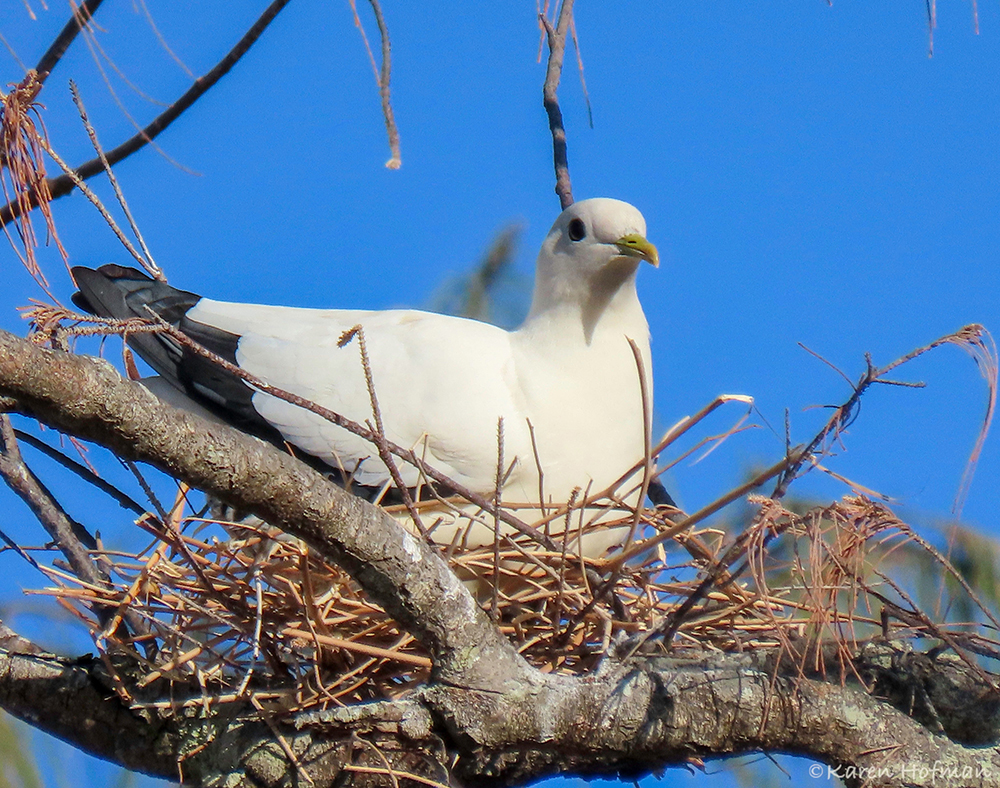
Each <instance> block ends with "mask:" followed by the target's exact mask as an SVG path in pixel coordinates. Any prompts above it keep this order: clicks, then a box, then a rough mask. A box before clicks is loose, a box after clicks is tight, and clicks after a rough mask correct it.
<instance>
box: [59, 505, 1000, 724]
mask: <svg viewBox="0 0 1000 788" xmlns="http://www.w3.org/2000/svg"><path fill="white" fill-rule="evenodd" d="M754 502H755V503H756V504H757V505H758V507H759V508H758V511H757V513H756V515H755V516H754V517H753V518H752V522H751V523H750V524H749V526H748V527H747V528H746V529H745V530H744V531H743V532H742V533H741V534H740V535H739V537H738V538H737V539H736V540H735V541H734V540H733V539H732V538H729V537H728V536H727V534H726V533H725V532H724V531H720V530H714V529H710V528H701V529H699V528H697V527H695V526H693V525H692V526H689V527H682V528H680V529H679V528H678V523H679V522H680V523H681V526H684V522H683V521H684V519H685V518H684V516H683V514H682V513H680V512H678V511H677V510H676V509H672V508H670V507H659V508H656V509H646V510H643V511H641V512H639V516H638V519H637V518H636V515H635V514H634V513H624V512H623V513H622V514H623V515H624V516H622V517H620V518H617V519H614V518H607V517H605V518H604V519H603V520H602V521H601V522H600V523H597V524H589V525H588V524H586V523H582V524H579V526H578V528H577V530H576V534H577V535H586V532H587V529H588V528H608V527H615V526H618V527H624V526H631V524H632V523H633V522H635V523H636V524H637V525H638V526H639V528H638V531H637V533H638V535H639V536H640V537H642V539H644V540H645V541H644V542H642V544H643V545H644V546H648V547H646V549H645V551H644V552H642V553H641V554H640V555H639V558H637V559H635V560H633V561H629V562H625V563H623V564H622V563H621V562H616V561H615V557H614V554H612V555H611V556H610V557H608V558H605V559H601V560H596V559H590V558H585V557H583V556H581V555H580V554H579V553H578V552H576V551H574V549H573V544H574V540H573V539H572V538H569V535H570V534H571V533H573V529H571V528H567V529H565V530H564V532H563V535H562V536H561V537H560V540H559V543H560V545H561V548H562V549H560V550H559V551H556V552H553V551H552V550H550V549H545V548H543V547H542V546H540V545H538V544H536V543H534V542H532V541H531V540H530V539H529V538H527V537H523V536H519V537H517V538H516V539H511V538H506V537H505V538H503V539H501V540H500V542H499V543H498V544H496V545H491V546H487V547H482V548H477V549H463V548H462V547H461V546H460V544H456V545H452V546H451V547H450V548H449V549H448V550H446V551H444V553H445V557H446V558H447V560H448V561H449V563H450V564H451V566H452V568H453V569H454V571H455V572H456V574H457V575H458V576H459V577H461V578H463V579H464V580H465V581H466V584H467V586H469V587H470V589H471V590H472V591H473V592H474V593H475V594H476V595H477V596H478V598H479V600H480V603H481V604H482V605H483V607H484V608H485V609H486V610H487V611H488V613H489V614H490V615H491V616H492V617H493V619H494V620H495V621H496V622H497V624H498V626H499V627H500V629H501V631H502V632H503V633H504V634H505V635H506V636H507V637H509V638H510V640H511V641H512V643H514V644H515V645H516V647H517V649H518V650H519V651H520V653H521V654H522V655H523V656H524V657H525V658H526V659H527V660H528V661H529V662H530V663H532V664H533V665H535V666H536V667H538V668H539V669H541V670H544V671H557V672H562V673H573V674H579V673H582V672H585V671H587V670H590V669H592V668H593V667H594V666H595V665H596V663H597V661H598V660H599V659H600V658H601V657H602V655H604V654H605V653H607V651H608V649H609V646H610V644H611V643H612V642H613V641H615V640H617V639H618V638H620V637H622V636H623V635H624V636H636V635H638V634H640V633H648V635H649V636H650V637H649V642H650V643H651V644H656V643H660V644H661V645H662V644H663V638H662V637H652V636H654V635H655V636H664V635H666V637H667V638H668V639H669V641H670V649H671V651H672V652H673V653H678V652H680V653H685V652H689V653H698V654H702V653H704V651H705V650H706V649H715V650H718V651H724V652H732V651H741V650H745V649H749V648H754V649H761V648H772V649H781V648H784V647H786V646H787V645H788V644H789V643H790V642H791V641H793V640H795V641H798V642H802V640H803V638H808V639H809V642H813V643H815V644H817V645H818V644H819V643H820V642H822V641H824V640H826V641H829V640H831V639H833V640H836V641H838V642H841V643H845V644H849V643H851V642H856V641H857V639H858V638H863V637H870V636H872V635H873V634H879V633H883V634H885V633H886V627H887V624H886V620H885V604H886V602H885V601H886V599H887V598H888V595H892V596H893V597H894V599H895V600H896V601H895V602H893V603H891V604H892V605H893V610H894V615H895V617H896V618H897V619H899V621H900V622H901V623H900V624H898V625H897V628H899V627H903V628H905V629H906V630H907V631H908V632H909V633H911V634H912V633H913V632H915V631H917V630H921V627H922V628H923V629H922V632H920V634H925V635H933V636H935V637H941V636H942V632H941V628H940V627H935V626H934V625H933V624H932V623H931V622H930V620H929V619H928V618H926V617H925V616H922V614H920V613H919V611H918V610H916V609H915V606H913V605H912V604H909V603H908V598H907V597H906V593H905V591H904V590H903V589H902V588H901V587H899V586H897V585H895V584H894V583H893V582H892V581H891V580H890V579H889V578H888V576H887V575H886V574H884V573H883V572H882V571H881V569H880V568H879V567H880V565H881V564H882V562H883V561H885V560H889V558H890V556H891V555H892V554H893V553H894V552H895V551H897V550H898V549H899V548H900V547H909V548H912V547H914V546H917V547H918V548H920V549H923V548H926V549H931V548H929V547H928V546H926V545H925V544H923V543H921V542H920V540H919V539H918V538H917V537H915V536H914V535H913V533H912V532H911V531H910V530H909V529H908V527H907V526H905V525H904V524H903V523H901V522H900V521H899V520H898V519H896V518H895V516H893V515H892V513H891V512H890V511H889V510H888V509H886V508H885V507H884V506H882V505H881V504H878V503H876V502H874V501H872V500H870V499H868V498H865V497H850V498H845V499H844V500H843V501H841V502H839V503H836V504H833V505H831V506H828V507H823V508H820V509H813V510H810V511H809V512H806V513H804V514H796V513H794V512H791V511H789V510H788V509H785V508H783V507H782V506H780V505H778V504H776V503H774V502H773V501H770V500H769V499H754ZM183 504H184V498H183V496H179V498H178V505H177V506H176V507H175V509H176V511H180V510H181V509H182V507H183ZM519 514H520V516H522V517H523V516H524V512H523V510H522V511H521V512H519ZM572 519H573V513H572V512H571V513H570V515H569V516H567V517H566V518H565V522H567V523H569V522H571V521H572ZM687 519H688V520H690V519H692V518H687ZM551 522H552V521H551V519H549V520H548V521H547V523H546V524H547V525H548V526H549V527H551ZM138 525H140V526H141V527H143V528H144V529H146V530H147V531H148V532H150V533H151V535H152V536H153V537H154V539H153V541H152V542H151V543H150V545H149V546H148V548H147V549H146V550H145V551H143V552H142V553H141V554H139V555H138V556H132V555H121V554H115V553H111V552H101V553H99V554H98V555H97V559H98V561H99V563H100V564H101V565H102V566H103V567H104V569H105V570H106V571H107V572H108V574H109V575H110V576H111V578H112V581H111V584H110V587H109V588H96V587H93V586H89V585H86V584H83V583H81V582H80V581H79V580H77V579H76V578H73V577H72V576H69V575H63V574H61V573H60V574H59V575H58V576H59V578H60V585H59V587H57V588H53V589H50V590H49V591H48V592H47V593H52V594H55V595H56V596H57V597H58V598H59V599H60V600H61V601H62V602H63V603H64V604H66V605H68V606H70V607H71V608H72V609H73V610H74V611H75V612H76V613H77V614H78V615H79V616H80V618H81V619H83V620H84V621H85V622H86V624H87V626H88V627H89V629H90V631H91V632H92V634H93V637H94V640H95V643H96V644H97V646H98V647H99V648H100V649H101V650H102V653H105V654H107V653H110V652H112V651H115V650H118V651H125V652H127V653H128V654H130V655H131V656H132V657H133V658H135V659H136V660H138V662H139V664H142V665H145V666H147V668H148V669H147V671H146V673H145V674H144V675H140V676H138V677H132V679H133V681H132V685H131V686H132V687H133V689H130V690H125V689H124V683H122V682H121V681H119V682H117V683H118V684H119V685H120V687H121V688H122V689H120V691H121V692H129V693H135V692H138V693H139V694H140V695H141V694H144V693H145V692H146V691H148V692H149V695H150V697H153V696H155V697H159V698H162V697H163V696H164V695H166V694H168V693H165V692H164V691H163V682H171V683H172V688H171V692H170V693H169V694H170V696H171V697H174V698H183V697H184V696H185V692H184V691H183V688H184V687H187V689H188V692H187V696H188V697H189V698H192V700H190V701H188V702H189V703H201V702H204V699H205V698H206V697H207V698H210V699H211V700H212V701H213V702H226V701H234V700H237V699H241V698H245V697H246V696H247V695H248V694H252V695H253V696H254V698H255V700H256V701H258V702H260V703H265V704H267V706H268V707H269V708H270V709H272V710H281V711H298V710H303V709H315V708H325V707H328V706H330V705H340V704H349V703H355V702H359V701H366V700H373V699H380V698H392V697H395V696H398V695H399V694H401V693H403V692H405V691H407V690H408V689H409V688H412V687H414V686H415V685H418V684H420V683H422V682H424V681H426V680H427V678H428V676H429V674H430V669H431V662H430V659H429V657H428V655H427V654H426V652H425V651H423V649H422V648H421V646H420V644H419V643H417V642H416V641H414V639H413V638H412V637H411V636H410V635H409V634H408V633H407V632H405V631H403V630H402V629H401V628H400V627H399V626H398V625H397V623H396V622H395V621H393V620H392V619H391V618H390V617H389V616H388V615H387V614H386V613H385V612H384V611H383V610H382V609H381V608H379V607H378V606H377V605H375V604H373V603H372V601H371V600H369V599H368V598H367V596H366V595H365V593H364V591H363V590H362V589H361V588H360V587H359V586H358V585H357V583H355V582H354V581H353V580H352V579H351V578H350V577H349V576H348V575H347V574H345V573H344V572H342V571H341V570H339V569H338V568H337V567H336V566H333V565H331V564H329V563H327V562H325V561H323V560H322V559H321V558H320V557H319V556H317V555H316V554H315V553H313V552H312V551H310V550H309V549H308V548H307V547H306V546H305V545H304V544H303V543H301V542H300V541H299V540H297V539H293V538H290V537H288V536H286V535H284V534H281V533H280V532H278V531H276V530H275V529H273V528H271V527H269V526H267V525H266V524H264V523H262V522H260V521H258V520H256V519H255V518H245V519H243V520H239V521H225V520H221V519H219V518H214V519H206V518H203V517H196V516H193V515H187V516H182V515H180V514H177V515H176V516H174V517H173V518H166V519H163V518H157V517H154V516H152V515H150V516H147V517H144V518H140V520H139V521H138ZM544 525H545V524H543V527H544ZM779 537H780V539H779ZM577 543H578V542H577ZM922 544H923V548H921V547H920V546H921V545H922ZM735 546H739V547H740V549H739V550H738V551H737V552H738V555H736V558H738V559H739V561H737V560H734V553H733V550H734V547H735ZM724 547H725V550H724V549H723V548H724ZM637 550H638V548H636V549H635V550H634V551H633V552H635V551H637ZM942 560H943V559H942ZM740 562H745V564H744V568H745V570H746V571H745V573H744V574H742V575H739V566H738V564H739V563H740ZM618 564H621V565H618ZM706 577H709V578H712V582H711V583H710V585H709V587H707V588H706V587H705V578H706ZM692 600H695V601H696V602H697V604H696V605H692ZM873 602H874V603H875V604H874V605H873ZM685 605H686V607H684V606H685ZM875 605H877V606H878V607H876V606H875ZM109 609H113V610H114V611H115V615H114V616H113V618H112V619H111V620H110V621H108V617H107V615H105V616H104V624H103V625H102V624H101V623H99V621H98V619H97V617H96V614H95V612H94V611H99V610H104V611H107V610H109ZM901 611H902V612H901ZM679 612H683V613H684V615H683V616H678V613H679ZM126 613H127V614H129V615H131V616H132V617H133V618H132V619H130V622H131V621H134V620H135V618H134V617H135V616H138V617H139V618H140V619H141V620H142V621H143V622H145V624H144V625H145V627H146V629H147V634H145V635H143V636H138V637H136V636H126V635H125V634H124V633H125V632H126V628H125V627H123V626H121V622H122V620H123V618H124V617H125V616H126ZM904 613H905V615H904ZM907 616H908V618H907ZM131 628H132V629H133V630H134V629H135V627H134V626H133V627H131ZM932 628H933V631H931V629H932ZM986 645H987V646H988V647H989V648H991V649H995V647H996V645H997V644H994V643H989V644H986ZM106 664H109V665H110V664H111V662H110V661H107V662H106ZM130 699H131V700H132V701H133V702H137V701H140V702H139V703H138V705H142V703H141V698H138V699H137V698H135V697H132V698H130ZM180 702H181V701H177V702H176V703H175V702H164V701H154V702H151V704H149V705H153V706H160V707H166V706H171V705H176V704H177V703H180Z"/></svg>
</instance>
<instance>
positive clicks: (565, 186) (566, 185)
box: [539, 0, 573, 210]
mask: <svg viewBox="0 0 1000 788" xmlns="http://www.w3.org/2000/svg"><path fill="white" fill-rule="evenodd" d="M539 19H540V20H541V23H542V25H543V26H544V27H545V33H546V37H547V39H548V42H549V62H548V66H547V67H546V70H545V84H544V86H543V87H542V104H543V105H544V106H545V112H546V113H547V114H548V116H549V130H550V131H551V132H552V159H553V163H554V165H555V170H556V194H558V195H559V203H560V205H562V208H563V210H565V209H566V208H569V206H571V205H572V204H573V188H572V186H571V184H570V180H569V160H568V158H567V152H566V129H565V127H564V126H563V117H562V110H560V109H559V95H558V92H559V79H560V77H561V76H562V66H563V58H564V57H565V55H566V36H567V34H568V33H569V28H570V23H571V22H572V21H573V0H563V4H562V8H561V9H560V11H559V20H558V21H557V22H556V27H555V28H553V27H552V24H551V23H550V22H549V20H548V19H546V18H545V16H544V15H539Z"/></svg>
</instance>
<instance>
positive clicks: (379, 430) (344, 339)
mask: <svg viewBox="0 0 1000 788" xmlns="http://www.w3.org/2000/svg"><path fill="white" fill-rule="evenodd" d="M354 337H357V338H358V348H359V349H360V350H361V367H362V369H363V370H364V373H365V385H366V386H367V387H368V398H369V399H370V400H371V405H372V415H373V417H374V419H375V429H374V430H373V432H374V435H375V448H376V449H378V456H379V459H381V460H382V464H383V465H385V467H386V468H387V469H388V471H389V475H390V476H391V477H392V482H393V484H395V485H396V490H397V491H398V492H399V494H400V496H402V498H403V504H404V505H405V506H406V511H407V512H409V514H410V519H411V520H412V521H413V525H414V526H415V527H416V529H417V531H419V532H420V535H421V536H422V537H424V539H426V540H427V543H428V544H431V545H434V541H433V540H432V539H430V538H428V534H427V529H426V528H425V527H424V522H423V520H421V519H420V513H419V512H418V511H417V507H416V506H414V504H413V496H412V495H410V490H409V488H408V487H407V486H406V483H405V482H404V481H403V477H402V475H401V474H400V472H399V468H397V467H396V462H395V460H393V459H392V452H390V451H389V444H388V441H387V440H386V437H385V427H384V425H383V424H382V409H381V408H380V407H379V404H378V395H377V394H376V392H375V379H374V377H373V376H372V365H371V363H370V361H369V359H368V343H367V342H366V341H365V330H364V328H363V327H362V326H361V325H356V326H354V327H353V328H351V329H349V330H348V331H345V332H344V334H343V335H342V336H341V337H340V340H339V341H338V342H337V347H339V348H343V347H345V346H346V345H347V344H348V343H349V342H350V341H351V340H352V339H354ZM370 426H371V424H370V423H369V427H370Z"/></svg>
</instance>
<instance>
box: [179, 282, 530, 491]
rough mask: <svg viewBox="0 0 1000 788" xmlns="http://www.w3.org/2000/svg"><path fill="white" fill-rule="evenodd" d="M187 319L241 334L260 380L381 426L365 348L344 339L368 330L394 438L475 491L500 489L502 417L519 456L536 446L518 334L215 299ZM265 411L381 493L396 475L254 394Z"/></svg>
mask: <svg viewBox="0 0 1000 788" xmlns="http://www.w3.org/2000/svg"><path fill="white" fill-rule="evenodd" d="M186 317H187V320H188V321H189V322H195V323H200V324H205V325H208V326H211V327H213V328H216V329H221V330H222V331H225V332H228V333H231V334H233V335H236V336H238V337H239V339H238V343H237V347H236V360H237V362H238V363H239V365H240V366H241V367H242V368H243V369H245V370H247V371H248V372H250V373H251V374H253V375H255V376H257V377H259V378H261V379H262V380H264V381H265V382H267V383H270V384H272V385H274V386H277V387H279V388H282V389H285V390H286V391H289V392H291V393H293V394H297V395H298V396H301V397H303V398H305V399H307V400H310V401H312V402H315V403H317V404H319V405H322V406H323V407H325V408H328V409H330V410H332V411H334V412H336V413H338V414H340V415H342V416H345V417H346V418H349V419H351V420H352V421H355V422H358V423H361V424H365V423H366V422H368V423H370V424H371V425H375V423H376V420H375V417H374V409H373V403H372V398H371V395H370V393H369V389H368V384H367V382H366V379H365V373H364V367H363V364H362V356H361V352H360V347H359V340H358V338H355V339H354V340H353V341H351V342H350V343H348V344H347V345H346V346H344V347H339V343H340V340H341V337H342V336H343V334H344V332H346V331H349V330H350V329H352V328H353V327H354V326H361V328H362V330H363V333H364V341H365V345H366V351H367V357H368V362H369V366H370V370H371V376H372V383H373V387H374V391H375V395H376V398H377V400H378V408H379V413H380V416H381V419H382V423H383V426H384V431H385V436H386V438H388V439H389V440H390V441H392V442H393V443H396V444H398V445H400V446H403V447H405V448H412V449H414V450H415V451H416V453H417V454H418V456H419V455H423V456H424V457H425V458H426V460H427V461H428V462H429V463H430V464H431V465H433V466H434V467H435V468H437V469H438V470H440V471H441V472H443V473H445V474H447V475H448V476H449V477H451V478H453V479H454V480H455V481H457V482H459V483H461V484H463V485H465V486H468V487H471V488H472V489H475V490H478V491H484V490H490V489H492V488H493V485H494V479H495V475H496V464H497V437H496V433H497V420H498V418H500V417H503V418H504V420H505V423H506V424H507V425H508V434H506V435H505V447H509V448H507V449H506V453H507V455H508V457H509V458H511V459H512V458H513V455H514V453H516V448H521V447H523V446H524V443H523V440H522V437H521V433H522V432H524V431H525V427H524V424H523V422H524V419H523V415H522V408H521V403H519V402H518V401H517V395H516V375H515V370H514V369H513V365H512V358H511V347H510V335H509V334H508V333H507V332H506V331H503V330H502V329H499V328H496V327H494V326H490V325H487V324H484V323H479V322H476V321H472V320H465V319H462V318H455V317H447V316H444V315H436V314H430V313H426V312H416V311H409V310H392V311H386V312H362V311H351V310H311V309H297V308H289V307H269V306H259V305H251V304H232V303H224V302H219V301H211V300H208V299H202V300H201V301H199V302H198V303H197V305H196V306H195V307H194V308H192V309H191V310H190V311H189V312H188V313H187V316H186ZM253 407H254V409H255V410H256V411H257V413H259V414H260V416H261V417H263V418H264V419H265V420H266V421H267V422H268V423H269V424H270V425H271V426H272V427H274V428H275V429H277V430H278V432H280V433H281V435H282V436H283V437H284V438H285V439H286V440H287V441H288V442H289V443H291V444H293V445H294V446H297V447H299V448H300V449H302V450H303V451H306V452H308V453H309V454H312V455H314V456H317V457H319V458H321V459H323V460H324V461H325V462H327V463H329V464H330V465H333V466H334V467H338V468H342V469H343V470H344V471H346V472H347V473H348V474H353V478H354V479H355V481H356V482H357V483H359V484H363V485H366V486H377V485H380V484H382V483H383V482H385V481H387V480H388V479H389V478H390V477H389V473H388V469H387V468H386V466H385V465H384V464H383V462H382V461H381V460H380V459H379V457H378V452H377V449H376V447H375V446H373V445H372V444H371V443H370V442H369V441H367V440H365V439H363V438H361V437H358V436H357V435H354V434H352V433H350V432H348V431H346V430H344V429H342V428H340V427H337V426H335V425H334V424H332V423H330V422H329V421H326V420H325V419H323V418H322V417H320V416H318V415H316V414H314V413H311V412H309V411H307V410H304V409H302V408H300V407H298V406H296V405H293V404H291V403H288V402H286V401H284V400H281V399H278V398H276V397H273V396H270V395H267V394H264V393H260V392H258V393H256V394H254V395H253ZM527 445H528V446H529V447H530V443H528V444H527ZM512 448H514V449H515V451H512V450H511V449H512ZM529 450H530V449H529ZM526 459H527V458H526ZM398 467H399V470H400V472H401V474H402V476H403V480H404V481H405V482H406V484H407V485H410V486H412V485H415V484H416V483H417V482H418V473H417V471H416V469H415V468H413V467H412V466H409V465H406V464H404V463H402V462H401V461H400V462H398Z"/></svg>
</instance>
